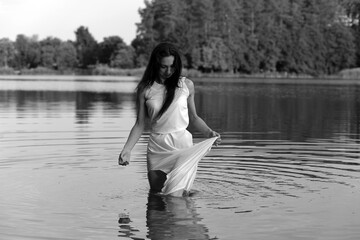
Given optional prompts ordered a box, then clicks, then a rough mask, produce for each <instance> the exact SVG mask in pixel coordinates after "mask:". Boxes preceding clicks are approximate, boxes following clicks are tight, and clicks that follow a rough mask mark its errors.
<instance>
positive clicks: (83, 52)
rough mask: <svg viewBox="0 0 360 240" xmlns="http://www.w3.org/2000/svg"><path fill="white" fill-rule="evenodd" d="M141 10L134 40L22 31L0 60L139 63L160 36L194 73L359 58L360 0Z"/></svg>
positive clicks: (316, 68) (155, 0)
mask: <svg viewBox="0 0 360 240" xmlns="http://www.w3.org/2000/svg"><path fill="white" fill-rule="evenodd" d="M139 14H140V17H141V21H140V23H138V24H137V35H136V37H135V39H134V40H133V41H132V43H131V46H128V45H127V44H125V43H124V41H123V40H122V38H121V37H119V36H109V37H105V38H104V40H103V41H102V42H100V43H97V42H96V40H95V39H94V38H93V36H92V34H91V33H90V31H89V30H88V28H86V27H84V26H80V27H79V28H77V29H76V31H75V37H76V40H75V42H71V41H67V42H63V41H61V40H60V39H58V38H53V37H48V38H46V39H44V40H41V41H39V40H38V39H37V37H36V36H32V37H27V36H25V35H23V34H19V35H18V36H17V38H16V41H15V42H11V41H10V40H9V39H0V67H3V68H2V69H5V68H7V67H12V68H14V69H35V68H36V69H50V70H51V69H53V70H59V71H60V72H61V71H65V70H69V69H73V68H82V71H84V72H90V73H91V71H92V70H93V69H96V71H98V72H105V73H106V72H111V71H108V68H116V69H118V70H119V69H127V68H141V67H143V66H145V65H146V64H147V62H148V59H149V56H150V53H151V51H152V49H153V47H154V46H155V45H156V44H158V43H160V42H163V41H170V42H173V43H175V44H176V45H178V47H179V49H180V50H181V51H182V54H183V56H184V57H183V60H184V67H185V68H186V69H188V71H189V72H192V71H193V72H195V73H196V74H199V71H202V72H205V73H207V72H211V73H214V72H219V73H221V72H227V73H232V72H236V73H238V74H241V73H251V74H264V73H266V74H267V75H273V73H280V74H284V75H288V74H290V75H291V74H298V75H323V74H334V73H337V72H340V71H341V70H342V69H346V68H352V67H359V66H360V41H359V39H360V24H359V23H360V1H359V0H314V1H311V0H253V1H248V0H223V1H219V0H181V1H178V0H151V1H150V0H146V1H145V7H144V8H143V9H140V10H139ZM97 66H101V67H97ZM105 66H106V67H105ZM104 69H105V70H104ZM43 71H45V70H43ZM46 71H48V70H46ZM114 71H115V70H114ZM30 72H34V71H33V70H31V71H30ZM117 72H119V71H117ZM111 74H113V73H111Z"/></svg>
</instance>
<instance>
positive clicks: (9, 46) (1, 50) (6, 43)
mask: <svg viewBox="0 0 360 240" xmlns="http://www.w3.org/2000/svg"><path fill="white" fill-rule="evenodd" d="M14 57H15V47H14V44H13V42H11V41H10V40H9V39H8V38H2V39H0V66H2V67H5V68H7V67H8V66H9V63H10V62H11V61H13V60H14Z"/></svg>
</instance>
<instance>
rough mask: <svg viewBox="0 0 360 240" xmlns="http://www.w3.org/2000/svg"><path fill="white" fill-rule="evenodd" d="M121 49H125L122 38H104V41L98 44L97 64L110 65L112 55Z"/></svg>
mask: <svg viewBox="0 0 360 240" xmlns="http://www.w3.org/2000/svg"><path fill="white" fill-rule="evenodd" d="M123 48H126V44H125V43H124V41H123V40H122V38H120V37H118V36H111V37H106V38H104V41H103V42H101V43H100V44H99V62H100V63H103V64H108V65H110V61H111V58H112V57H113V55H115V54H116V53H117V52H118V51H119V50H121V49H123Z"/></svg>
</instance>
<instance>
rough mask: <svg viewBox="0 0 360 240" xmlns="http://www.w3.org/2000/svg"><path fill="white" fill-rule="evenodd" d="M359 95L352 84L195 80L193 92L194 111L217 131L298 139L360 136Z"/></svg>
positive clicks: (253, 136) (248, 135) (250, 135)
mask: <svg viewBox="0 0 360 240" xmlns="http://www.w3.org/2000/svg"><path fill="white" fill-rule="evenodd" d="M359 96H360V89H359V87H358V86H353V85H347V86H329V85H302V84H298V85H284V84H246V83H241V84H234V83H206V84H204V83H198V84H197V95H196V97H195V98H196V102H197V106H198V107H197V109H198V112H199V114H200V115H201V116H202V117H203V118H204V119H206V121H208V122H210V123H211V124H212V125H213V126H214V128H216V129H217V130H219V131H223V132H238V133H243V134H242V136H241V138H244V137H248V138H258V137H259V135H261V133H266V134H264V136H267V137H271V138H274V136H276V135H277V136H278V138H279V139H284V138H285V139H290V140H299V141H300V140H304V139H307V138H331V137H333V136H334V134H338V135H346V136H348V135H350V136H352V137H354V138H359V132H360V130H359V124H360V97H359ZM271 132H273V133H274V134H269V133H271Z"/></svg>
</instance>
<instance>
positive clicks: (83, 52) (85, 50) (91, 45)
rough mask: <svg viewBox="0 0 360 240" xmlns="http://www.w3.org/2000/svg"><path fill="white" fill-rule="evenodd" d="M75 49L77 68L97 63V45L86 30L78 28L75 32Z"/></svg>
mask: <svg viewBox="0 0 360 240" xmlns="http://www.w3.org/2000/svg"><path fill="white" fill-rule="evenodd" d="M75 35H76V40H75V48H76V52H77V57H78V63H79V66H80V67H82V68H87V67H88V66H89V65H93V64H95V63H96V62H97V55H98V44H97V42H96V40H95V39H94V37H93V36H92V35H91V33H90V32H89V30H88V28H86V27H84V26H80V27H79V28H78V29H77V30H76V31H75Z"/></svg>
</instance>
